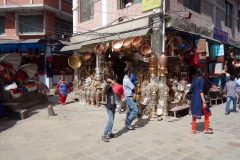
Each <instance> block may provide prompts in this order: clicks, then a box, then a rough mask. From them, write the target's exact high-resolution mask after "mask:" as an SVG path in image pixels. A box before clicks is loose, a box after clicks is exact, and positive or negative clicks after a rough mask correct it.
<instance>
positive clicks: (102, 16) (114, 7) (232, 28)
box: [74, 0, 240, 42]
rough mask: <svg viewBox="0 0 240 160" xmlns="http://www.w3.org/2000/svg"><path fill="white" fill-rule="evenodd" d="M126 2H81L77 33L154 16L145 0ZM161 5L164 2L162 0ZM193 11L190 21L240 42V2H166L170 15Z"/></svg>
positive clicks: (217, 0) (173, 0)
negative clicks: (145, 4)
mask: <svg viewBox="0 0 240 160" xmlns="http://www.w3.org/2000/svg"><path fill="white" fill-rule="evenodd" d="M126 2H127V1H126V0H108V1H106V0H95V1H85V0H79V1H78V3H76V5H78V6H77V7H76V8H78V9H76V10H75V11H76V12H78V14H77V15H78V16H76V17H75V18H74V19H76V21H77V22H76V24H77V27H76V28H77V31H78V32H86V31H87V30H93V29H97V28H100V27H102V26H104V25H108V26H110V25H113V24H116V23H119V22H118V21H117V20H118V18H119V17H122V18H123V21H126V20H131V19H133V18H134V19H135V18H137V17H139V16H144V15H147V14H149V13H152V11H153V10H148V11H144V12H143V11H142V0H132V3H133V4H132V5H131V6H129V7H125V5H126ZM159 2H160V1H159ZM184 12H190V13H191V18H190V19H188V20H187V21H188V22H191V23H193V24H195V25H196V26H197V27H202V28H205V29H206V30H208V31H209V32H211V33H212V32H213V28H214V27H215V28H217V29H220V30H223V31H225V32H227V33H228V35H229V39H230V40H231V41H236V42H239V41H240V20H239V18H240V1H239V0H194V1H193V0H166V14H167V15H171V16H172V15H175V16H178V17H182V14H183V13H184Z"/></svg>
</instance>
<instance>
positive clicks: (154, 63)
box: [149, 54, 158, 68]
mask: <svg viewBox="0 0 240 160" xmlns="http://www.w3.org/2000/svg"><path fill="white" fill-rule="evenodd" d="M149 67H152V68H157V67H158V58H157V57H156V56H155V54H152V56H151V57H150V58H149Z"/></svg>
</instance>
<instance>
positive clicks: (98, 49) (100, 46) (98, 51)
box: [94, 43, 104, 55]
mask: <svg viewBox="0 0 240 160" xmlns="http://www.w3.org/2000/svg"><path fill="white" fill-rule="evenodd" d="M103 50H104V45H103V43H98V44H97V45H96V47H95V48H94V52H95V53H96V54H97V55H100V54H102V52H103Z"/></svg>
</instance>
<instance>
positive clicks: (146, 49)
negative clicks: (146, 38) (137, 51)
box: [141, 44, 152, 56]
mask: <svg viewBox="0 0 240 160" xmlns="http://www.w3.org/2000/svg"><path fill="white" fill-rule="evenodd" d="M151 52H152V49H151V46H150V45H148V44H145V45H143V46H142V47H141V53H142V54H143V55H144V56H147V55H149V54H150V53H151Z"/></svg>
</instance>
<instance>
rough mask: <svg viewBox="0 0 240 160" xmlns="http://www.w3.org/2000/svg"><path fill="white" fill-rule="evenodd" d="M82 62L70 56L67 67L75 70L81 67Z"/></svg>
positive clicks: (76, 57)
mask: <svg viewBox="0 0 240 160" xmlns="http://www.w3.org/2000/svg"><path fill="white" fill-rule="evenodd" d="M81 64H82V61H81V59H80V58H79V57H78V56H76V55H72V56H70V57H69V58H68V65H69V66H70V67H71V68H72V69H77V68H79V67H80V66H81Z"/></svg>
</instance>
